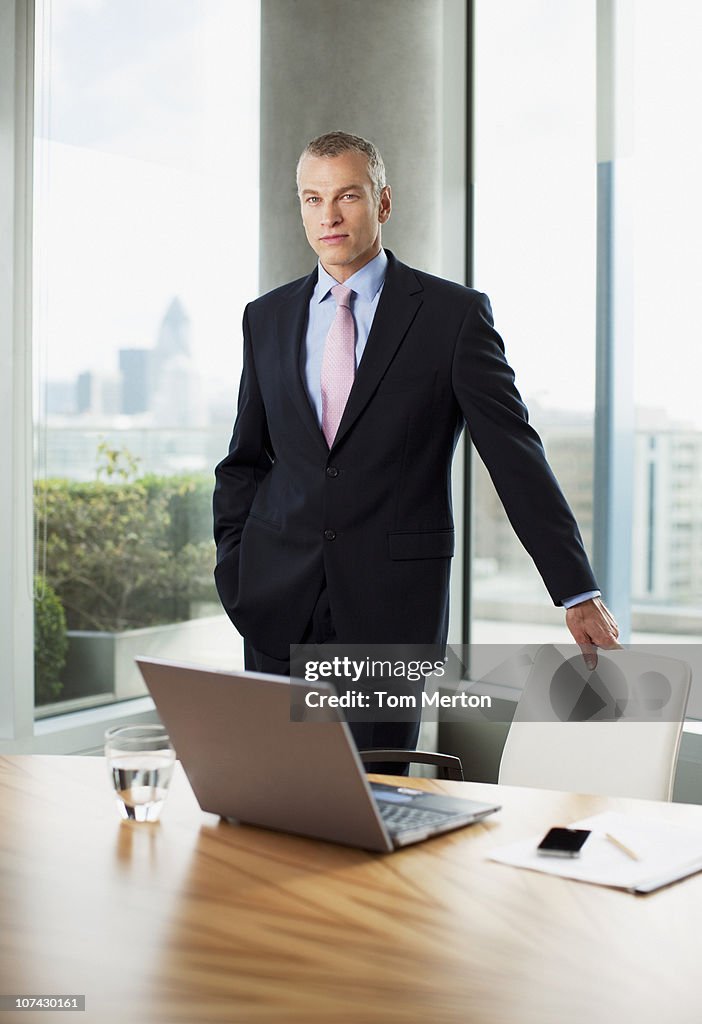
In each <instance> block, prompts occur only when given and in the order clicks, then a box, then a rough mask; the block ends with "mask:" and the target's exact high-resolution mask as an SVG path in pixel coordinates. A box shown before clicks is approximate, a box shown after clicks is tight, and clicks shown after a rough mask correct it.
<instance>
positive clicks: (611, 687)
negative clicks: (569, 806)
mask: <svg viewBox="0 0 702 1024" xmlns="http://www.w3.org/2000/svg"><path fill="white" fill-rule="evenodd" d="M690 680H691V670H690V666H689V665H687V664H686V663H685V662H683V661H678V660H676V659H673V658H666V657H660V656H658V655H652V654H647V653H639V652H637V651H633V650H622V651H608V652H607V653H606V654H605V653H602V652H601V651H598V666H597V669H596V670H595V671H594V672H591V671H590V670H588V669H587V668H586V666H585V663H584V659H583V658H582V655H581V654H580V653H579V652H578V648H577V647H575V646H574V645H569V646H567V647H566V646H564V647H556V646H554V645H551V644H549V645H546V646H544V647H541V648H540V649H539V650H538V651H537V653H536V655H535V658H534V663H533V665H532V669H531V672H530V673H529V676H528V679H527V681H526V683H525V686H524V691H523V694H522V697H521V698H520V701H519V704H518V705H517V709H516V712H515V717H514V720H513V722H512V724H511V726H510V730H509V733H508V735H507V741H506V743H505V746H504V750H503V753H502V760H501V763H500V772H499V782H500V783H503V784H505V785H511V786H534V787H536V788H541V789H561V790H569V791H572V792H579V793H597V794H601V795H606V796H626V797H639V798H642V799H649V800H670V799H671V797H672V793H673V782H674V779H675V768H676V764H677V757H678V750H679V748H680V737H681V734H682V724H683V721H684V718H685V709H686V707H687V700H688V696H689V692H690Z"/></svg>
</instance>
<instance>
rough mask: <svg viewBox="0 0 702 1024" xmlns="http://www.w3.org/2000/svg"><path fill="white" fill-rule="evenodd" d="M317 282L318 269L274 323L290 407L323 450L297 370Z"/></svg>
mask: <svg viewBox="0 0 702 1024" xmlns="http://www.w3.org/2000/svg"><path fill="white" fill-rule="evenodd" d="M316 283H317V268H316V267H315V269H314V270H313V271H312V273H311V274H310V275H309V277H306V278H303V279H302V281H301V282H300V287H299V289H298V290H297V291H296V292H295V293H294V294H293V295H292V296H290V297H289V298H287V299H286V300H285V302H283V303H282V304H281V305H280V306H279V308H278V311H277V314H276V324H277V331H278V344H279V346H280V363H281V367H282V379H283V383H284V385H285V386H287V387H288V388H289V393H290V397H291V398H292V401H293V405H294V406H295V408H296V409H297V412H298V414H299V416H300V419H301V420H302V422H303V423H304V425H305V427H306V428H307V430H308V431H309V432H310V434H311V436H312V437H313V439H314V441H315V443H316V444H318V445H320V446H321V447H322V449H323V450H324V451H326V450H327V443H326V441H325V440H324V435H323V434H322V431H321V430H320V429H319V424H318V423H317V417H316V415H315V412H314V409H313V408H312V406H311V404H310V400H309V397H308V395H307V389H306V388H305V384H304V381H303V379H302V374H301V370H300V367H301V353H302V345H303V342H304V336H305V325H306V323H307V312H308V309H309V303H310V298H311V297H312V292H313V291H314V286H315V284H316Z"/></svg>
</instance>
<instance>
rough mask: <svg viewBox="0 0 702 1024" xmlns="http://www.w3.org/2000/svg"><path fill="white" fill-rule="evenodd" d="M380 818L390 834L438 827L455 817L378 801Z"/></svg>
mask: <svg viewBox="0 0 702 1024" xmlns="http://www.w3.org/2000/svg"><path fill="white" fill-rule="evenodd" d="M378 808H379V810H380V817H381V818H382V819H383V822H384V823H385V825H387V827H388V829H389V830H390V831H391V832H400V831H403V830H405V829H410V828H411V829H415V828H425V827H427V826H429V827H432V826H434V825H438V824H440V823H441V822H443V821H446V819H447V818H452V817H455V815H454V814H451V813H447V812H446V811H434V810H430V809H428V808H426V807H412V806H411V805H407V804H391V803H383V802H382V801H380V800H379V801H378Z"/></svg>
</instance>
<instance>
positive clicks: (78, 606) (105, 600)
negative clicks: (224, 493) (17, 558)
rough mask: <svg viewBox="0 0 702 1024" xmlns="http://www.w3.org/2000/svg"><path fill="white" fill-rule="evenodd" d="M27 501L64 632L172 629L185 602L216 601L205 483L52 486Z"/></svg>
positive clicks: (178, 479)
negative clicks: (62, 612)
mask: <svg viewBox="0 0 702 1024" xmlns="http://www.w3.org/2000/svg"><path fill="white" fill-rule="evenodd" d="M34 498H35V513H36V516H37V520H38V524H39V529H38V548H37V558H38V560H39V564H40V565H41V566H42V568H43V569H44V571H45V574H46V579H47V580H48V582H49V584H50V585H51V587H53V589H54V590H55V591H56V594H57V595H58V597H59V598H60V600H61V602H62V604H63V607H64V609H65V614H66V624H67V628H68V629H87V630H106V631H119V630H124V629H135V628H139V627H141V626H151V625H158V624H161V623H167V622H178V621H182V620H184V619H188V618H190V604H191V602H192V601H210V600H212V601H215V600H216V599H217V596H216V591H215V588H214V583H213V579H212V571H213V568H214V559H215V555H214V544H213V542H212V540H211V529H212V513H211V500H212V479H211V477H210V476H209V475H205V474H202V475H194V474H190V475H183V476H169V477H160V476H155V475H149V476H143V477H140V478H139V479H137V480H133V481H125V480H120V481H118V482H115V483H107V482H103V481H102V480H97V481H95V482H92V483H78V482H75V481H71V480H64V479H52V480H47V481H42V482H37V483H36V485H35V495H34ZM44 536H45V537H46V549H45V551H44V550H43V540H42V538H43V537H44Z"/></svg>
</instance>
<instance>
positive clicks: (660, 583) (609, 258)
mask: <svg viewBox="0 0 702 1024" xmlns="http://www.w3.org/2000/svg"><path fill="white" fill-rule="evenodd" d="M661 12H662V9H661V6H660V4H658V3H655V2H654V0H636V2H635V3H633V4H632V3H624V2H617V0H611V2H600V3H596V2H595V0H587V2H583V0H562V2H559V3H558V4H554V3H550V2H547V0H476V3H475V41H476V43H475V108H474V116H475V180H476V185H475V237H474V244H475V283H476V285H477V286H478V287H480V288H482V289H484V290H485V291H487V292H488V293H489V294H490V296H491V298H492V300H493V306H494V311H495V317H496V325H497V327H498V329H500V330H501V331H502V333H503V336H504V338H505V342H506V346H507V354H508V357H509V358H510V360H511V362H512V364H513V365H514V367H515V370H516V372H517V381H518V384H519V385H520V389H521V392H522V395H523V397H524V398H525V400H526V402H527V404H528V406H529V408H530V411H531V417H532V421H533V423H534V425H535V426H536V427H537V429H538V430H539V431H540V433H541V435H542V438H543V440H544V442H545V447H546V450H547V454H548V457H549V460H550V462H551V464H552V466H553V468H554V470H555V472H556V475H557V476H558V478H559V480H560V482H561V485H562V487H563V489H564V491H565V493H566V496H567V498H568V499H569V501H570V504H571V506H572V508H573V510H574V512H575V514H576V518H577V519H578V522H579V524H580V527H581V530H582V533H583V537H584V540H585V544H586V547H587V548H588V551H589V552H590V554H591V556H592V555H594V557H595V559H598V556H599V559H598V564H596V568H597V570H598V572H599V573H600V578H601V579H602V581H603V586H604V588H605V595H604V596H605V599H606V600H608V601H609V602H610V604H611V605H612V606H613V610H614V611H615V613H617V614H618V616H619V618H620V621H622V622H624V623H625V624H626V630H625V632H626V635H625V640H627V641H628V640H632V641H637V642H653V643H658V642H666V641H668V642H686V641H696V639H697V637H698V636H699V632H700V625H702V413H701V412H700V410H701V409H702V405H701V404H700V401H699V377H700V371H701V370H702V360H701V358H700V351H699V348H700V346H699V331H698V329H697V324H698V322H699V311H698V308H697V307H698V298H697V296H698V292H699V286H698V282H699V280H700V278H701V277H702V255H701V254H700V247H699V237H700V233H701V232H702V199H701V198H700V196H701V193H700V189H699V185H698V182H699V180H700V178H701V177H702V142H701V141H700V138H699V133H697V132H695V131H694V130H692V129H691V125H693V124H694V123H695V119H696V116H697V110H698V108H699V103H700V97H701V96H702V70H701V69H700V62H699V59H698V52H697V47H696V41H697V40H698V39H699V37H700V33H701V32H702V11H701V10H700V9H699V8H698V7H697V6H696V5H694V4H690V3H688V2H686V0H674V2H673V3H671V4H669V5H667V6H666V8H665V12H664V17H662V13H661ZM596 373H597V381H599V383H597V384H596ZM596 408H597V409H599V410H600V412H599V413H598V416H599V419H597V418H596V414H595V410H596ZM634 409H635V416H634V414H633V410H634ZM629 410H632V412H631V413H630V412H629ZM605 420H606V421H607V423H606V424H605ZM603 424H605V425H604V426H603ZM608 431H609V433H608ZM596 438H599V441H598V440H596ZM627 451H628V452H629V453H630V454H626V453H627ZM622 453H624V455H622ZM620 456H621V461H620V462H618V463H617V464H616V465H615V460H616V459H619V458H620ZM475 478H476V479H475V488H474V508H473V531H474V551H475V558H474V563H473V577H472V608H473V619H472V627H473V629H472V639H473V640H474V641H483V642H488V641H493V640H500V641H503V642H521V641H522V640H529V641H531V642H533V641H535V640H538V639H543V640H548V639H556V638H557V637H558V636H559V635H560V636H563V638H564V639H565V638H566V636H567V634H566V633H565V632H564V629H563V614H562V612H561V611H556V610H554V609H552V608H549V599H548V596H547V594H546V592H545V590H544V588H543V585H542V584H541V582H540V580H539V578H538V575H537V573H536V571H535V569H534V567H533V565H532V564H531V562H530V560H529V558H528V557H527V555H526V554H525V553H524V552H523V551H522V550H521V548H520V547H519V544H518V542H517V540H516V538H515V537H514V535H513V533H512V530H511V528H510V526H509V524H508V522H507V520H506V518H505V516H504V513H503V511H502V508H501V506H500V503H499V501H498V499H497V497H496V495H495V492H494V489H493V488H492V485H491V483H490V481H489V479H488V477H487V474H486V473H485V471H484V470H483V468H482V466H481V465H480V464H479V463H477V465H476V469H475ZM598 495H600V497H602V499H603V500H602V501H601V502H600V503H599V504H598V503H597V502H596V500H595V499H596V498H597V496H598ZM598 531H599V541H600V550H599V551H598ZM603 540H604V542H605V544H603V543H602V542H603ZM606 544H609V551H608V552H605V551H604V547H605V546H606ZM536 623H539V626H538V628H535V624H536ZM629 626H630V629H629Z"/></svg>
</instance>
